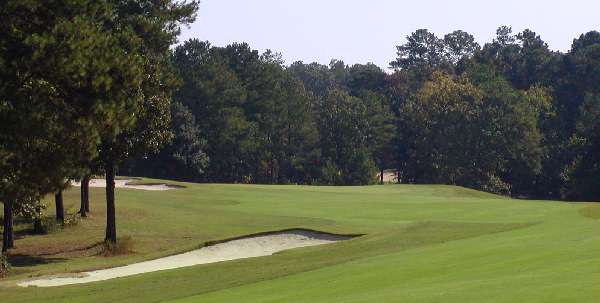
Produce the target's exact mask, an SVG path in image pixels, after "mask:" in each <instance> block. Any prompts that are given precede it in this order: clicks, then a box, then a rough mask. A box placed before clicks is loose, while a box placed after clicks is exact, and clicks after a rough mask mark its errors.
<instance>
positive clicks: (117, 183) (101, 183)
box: [71, 179, 180, 190]
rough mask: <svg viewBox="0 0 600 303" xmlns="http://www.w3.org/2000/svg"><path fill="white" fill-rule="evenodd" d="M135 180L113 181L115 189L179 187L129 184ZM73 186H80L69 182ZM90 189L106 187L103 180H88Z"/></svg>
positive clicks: (172, 187) (164, 188)
mask: <svg viewBox="0 0 600 303" xmlns="http://www.w3.org/2000/svg"><path fill="white" fill-rule="evenodd" d="M134 181H136V180H133V179H128V180H115V187H116V188H132V189H141V190H170V189H177V188H180V187H179V186H173V185H168V184H143V185H132V184H129V183H130V182H134ZM71 185H73V186H81V183H80V182H76V181H73V182H71ZM90 187H106V180H105V179H92V180H90Z"/></svg>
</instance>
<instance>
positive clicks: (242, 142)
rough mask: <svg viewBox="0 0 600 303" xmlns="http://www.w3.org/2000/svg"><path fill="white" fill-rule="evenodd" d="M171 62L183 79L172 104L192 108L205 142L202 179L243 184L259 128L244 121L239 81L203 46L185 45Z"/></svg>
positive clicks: (243, 97) (198, 43)
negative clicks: (254, 137)
mask: <svg viewBox="0 0 600 303" xmlns="http://www.w3.org/2000/svg"><path fill="white" fill-rule="evenodd" d="M173 62H174V65H175V66H176V68H177V70H178V71H179V74H180V76H181V79H182V85H181V87H180V88H179V89H178V90H177V91H176V92H175V93H174V100H175V101H177V102H180V103H182V104H183V105H185V106H186V107H187V108H189V109H190V111H191V113H192V114H193V115H194V117H195V119H196V122H197V124H198V127H199V129H200V130H201V131H202V132H203V136H204V138H205V139H206V142H207V149H206V153H207V155H208V158H209V159H210V162H209V166H208V168H207V170H206V174H205V180H209V181H213V182H240V181H242V179H243V176H244V175H248V174H249V166H250V163H249V159H250V157H249V155H251V154H252V153H253V151H254V150H255V144H254V143H253V142H252V140H251V138H252V136H253V135H254V133H255V132H256V127H257V126H256V124H255V123H252V122H250V121H248V119H247V117H246V114H245V109H244V104H245V102H246V100H247V99H246V91H245V89H244V87H243V85H242V83H241V81H240V80H239V78H238V76H237V75H236V73H235V72H234V71H232V70H231V69H230V68H229V63H228V62H227V61H226V60H225V59H224V58H223V57H222V56H221V54H220V53H219V52H218V50H216V49H213V48H212V47H211V46H210V44H208V43H207V42H201V41H198V40H189V41H186V42H184V43H183V45H180V46H178V47H176V48H175V51H174V53H173Z"/></svg>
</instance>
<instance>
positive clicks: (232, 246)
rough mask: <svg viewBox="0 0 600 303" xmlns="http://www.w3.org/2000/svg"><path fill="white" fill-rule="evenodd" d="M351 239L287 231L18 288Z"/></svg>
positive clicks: (91, 278)
mask: <svg viewBox="0 0 600 303" xmlns="http://www.w3.org/2000/svg"><path fill="white" fill-rule="evenodd" d="M350 238H351V237H350V236H340V235H332V234H327V233H320V232H314V231H308V230H300V229H295V230H288V231H282V232H273V233H268V234H263V235H257V236H250V237H245V238H239V239H235V240H231V241H226V242H222V243H217V244H214V245H210V246H206V247H203V248H200V249H197V250H193V251H190V252H187V253H182V254H178V255H173V256H169V257H164V258H160V259H156V260H151V261H146V262H140V263H135V264H131V265H127V266H121V267H115V268H109V269H102V270H95V271H90V272H83V273H78V274H72V275H70V276H65V275H63V276H61V277H57V276H56V277H47V278H42V279H36V280H30V281H25V282H21V283H18V285H19V286H22V287H27V286H39V287H51V286H62V285H70V284H80V283H89V282H96V281H103V280H108V279H114V278H119V277H127V276H132V275H137V274H142V273H147V272H153V271H159V270H167V269H174V268H180V267H187V266H193V265H198V264H207V263H214V262H221V261H229V260H236V259H243V258H252V257H260V256H268V255H272V254H274V253H276V252H280V251H283V250H287V249H292V248H298V247H306V246H315V245H322V244H328V243H333V242H336V241H341V240H347V239H350Z"/></svg>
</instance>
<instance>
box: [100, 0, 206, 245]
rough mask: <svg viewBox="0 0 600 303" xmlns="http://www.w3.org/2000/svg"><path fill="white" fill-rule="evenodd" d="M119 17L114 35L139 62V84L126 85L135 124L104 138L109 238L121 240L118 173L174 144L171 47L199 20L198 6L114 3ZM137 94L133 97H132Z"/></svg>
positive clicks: (106, 133) (126, 100)
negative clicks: (132, 159)
mask: <svg viewBox="0 0 600 303" xmlns="http://www.w3.org/2000/svg"><path fill="white" fill-rule="evenodd" d="M111 4H112V5H113V7H114V10H115V13H116V16H115V18H113V24H111V26H112V27H111V32H112V33H114V34H116V35H119V36H120V37H122V46H123V48H125V49H128V50H130V51H131V53H132V54H134V55H135V56H136V57H137V58H139V60H141V64H140V68H139V71H140V74H139V75H140V77H141V76H142V75H143V77H141V78H142V81H141V82H139V84H138V83H126V84H127V87H126V89H125V90H124V91H125V92H126V93H128V96H126V97H124V98H122V99H121V100H123V101H124V102H123V104H122V106H125V107H126V108H128V109H132V110H133V112H132V113H131V115H130V119H129V120H125V121H119V122H126V123H118V124H115V125H110V127H109V128H107V129H105V130H104V132H103V134H102V143H101V145H100V148H99V159H100V160H101V161H102V163H103V166H104V171H105V173H106V203H107V207H106V209H107V210H106V215H107V226H106V237H105V241H106V242H110V243H115V242H116V241H117V233H116V219H115V193H114V177H115V168H116V166H117V165H118V164H120V163H121V162H122V161H123V160H125V159H126V158H127V157H129V156H130V155H135V154H138V155H145V154H149V153H155V152H158V149H159V148H160V147H161V146H162V145H163V144H165V143H166V142H168V141H169V140H170V139H171V136H172V134H171V132H170V127H169V125H170V116H171V115H170V103H171V93H172V91H173V90H174V88H175V86H176V80H175V74H174V70H173V69H172V68H171V65H170V61H169V56H170V50H169V47H170V46H171V45H172V44H174V43H175V42H176V38H177V36H178V35H179V32H180V25H181V24H188V23H190V22H193V21H194V19H195V16H196V15H195V13H196V10H197V8H198V2H197V1H189V2H187V1H155V2H131V1H126V2H121V1H115V2H111ZM132 92H133V93H132Z"/></svg>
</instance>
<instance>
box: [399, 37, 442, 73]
mask: <svg viewBox="0 0 600 303" xmlns="http://www.w3.org/2000/svg"><path fill="white" fill-rule="evenodd" d="M406 40H407V42H406V43H405V44H403V45H399V46H397V47H396V49H397V55H398V58H397V59H396V60H395V61H392V62H391V63H390V66H391V67H393V68H395V69H397V70H411V71H413V72H414V73H415V76H416V77H417V78H418V79H420V80H425V79H426V78H427V77H428V76H429V75H430V74H431V73H432V72H433V71H435V70H438V69H442V70H448V68H449V65H448V60H447V56H446V51H445V46H444V40H443V39H440V38H438V37H437V36H436V35H435V34H434V33H432V32H430V31H428V30H427V29H419V30H417V31H415V32H414V33H412V34H411V35H410V36H408V37H406Z"/></svg>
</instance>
